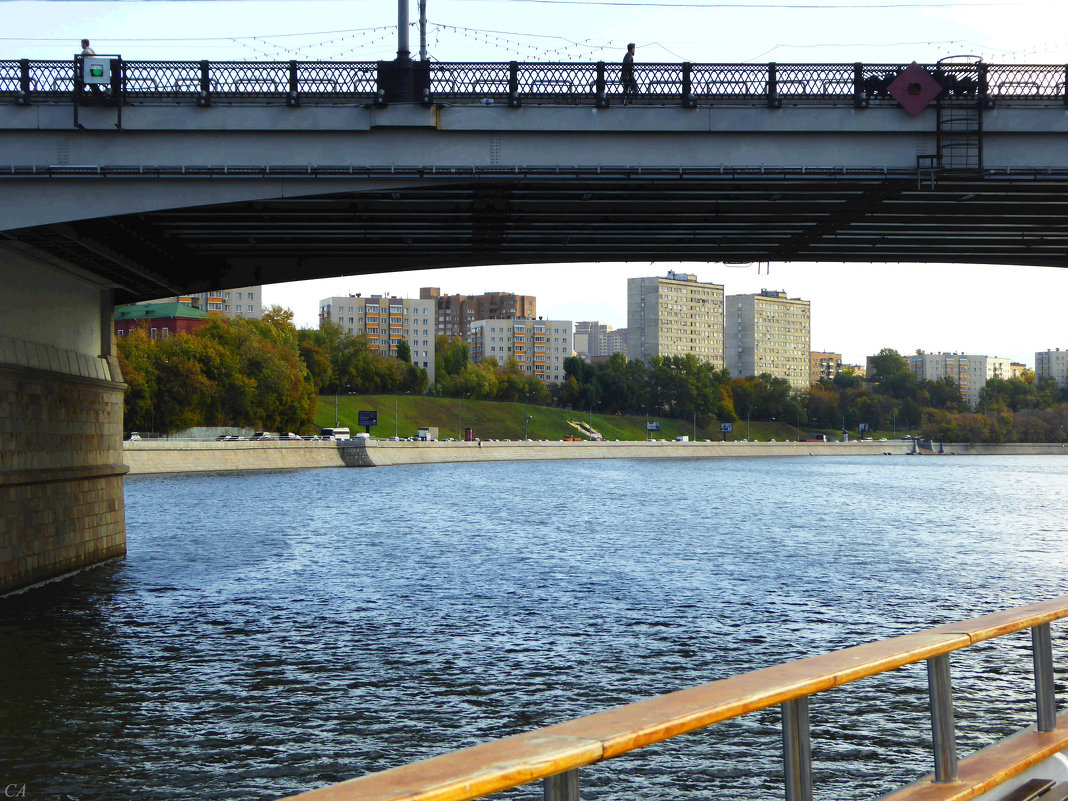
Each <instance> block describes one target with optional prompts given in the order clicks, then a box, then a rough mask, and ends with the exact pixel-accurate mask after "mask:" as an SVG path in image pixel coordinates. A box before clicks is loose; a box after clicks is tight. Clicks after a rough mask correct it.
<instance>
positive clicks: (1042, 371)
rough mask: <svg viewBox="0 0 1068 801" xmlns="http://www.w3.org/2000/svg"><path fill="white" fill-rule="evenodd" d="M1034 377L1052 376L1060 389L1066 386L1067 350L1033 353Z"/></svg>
mask: <svg viewBox="0 0 1068 801" xmlns="http://www.w3.org/2000/svg"><path fill="white" fill-rule="evenodd" d="M1035 378H1052V379H1053V380H1054V381H1056V382H1057V386H1058V387H1060V388H1061V389H1066V388H1068V350H1061V349H1060V348H1056V349H1054V350H1042V351H1038V352H1037V353H1036V354H1035Z"/></svg>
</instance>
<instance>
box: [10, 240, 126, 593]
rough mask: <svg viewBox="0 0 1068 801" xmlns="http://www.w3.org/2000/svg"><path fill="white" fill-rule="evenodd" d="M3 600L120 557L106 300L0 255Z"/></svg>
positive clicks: (35, 263) (82, 280)
mask: <svg viewBox="0 0 1068 801" xmlns="http://www.w3.org/2000/svg"><path fill="white" fill-rule="evenodd" d="M0 284H2V285H3V286H4V288H5V292H4V295H3V297H0V594H3V593H6V592H11V591H13V590H18V589H21V588H24V587H28V586H31V585H33V584H36V583H38V582H41V581H46V580H49V579H53V578H57V577H59V576H63V575H65V574H68V573H72V572H75V571H77V570H81V569H82V568H85V567H88V566H91V565H93V564H97V563H99V562H103V561H107V560H110V559H114V558H116V557H121V556H123V555H124V554H125V553H126V525H125V522H126V521H125V510H124V507H123V476H124V475H125V474H126V472H127V468H126V466H125V465H124V464H123V455H122V428H123V426H122V415H123V394H124V392H125V389H126V385H125V384H124V383H123V382H122V377H121V374H120V373H119V369H118V363H117V361H116V359H115V357H114V351H113V343H112V318H113V315H112V302H111V291H110V289H109V288H108V287H106V286H104V285H102V284H101V282H100V279H97V278H93V277H91V276H89V275H88V274H83V273H82V272H81V271H79V270H78V269H77V268H76V267H75V266H73V265H69V264H65V263H62V262H59V261H57V260H56V259H53V258H51V257H44V256H41V255H39V254H36V253H34V252H32V251H30V250H29V249H23V248H19V247H9V246H6V245H0Z"/></svg>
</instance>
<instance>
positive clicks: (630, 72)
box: [619, 42, 638, 106]
mask: <svg viewBox="0 0 1068 801" xmlns="http://www.w3.org/2000/svg"><path fill="white" fill-rule="evenodd" d="M619 82H620V83H621V84H623V105H624V106H625V105H627V98H628V97H629V98H630V100H631V102H632V103H633V102H634V96H635V95H636V94H638V82H637V81H635V80H634V42H631V43H630V44H628V45H627V53H626V55H625V56H623V69H621V70H620V72H619Z"/></svg>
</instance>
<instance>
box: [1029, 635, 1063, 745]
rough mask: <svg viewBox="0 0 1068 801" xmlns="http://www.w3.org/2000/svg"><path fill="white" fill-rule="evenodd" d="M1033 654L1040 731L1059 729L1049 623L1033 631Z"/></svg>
mask: <svg viewBox="0 0 1068 801" xmlns="http://www.w3.org/2000/svg"><path fill="white" fill-rule="evenodd" d="M1031 652H1032V655H1033V656H1034V661H1035V705H1036V707H1037V708H1038V730H1039V731H1053V730H1054V729H1056V728H1057V696H1056V694H1055V693H1054V690H1053V640H1052V637H1051V636H1050V630H1049V623H1043V624H1042V625H1040V626H1035V627H1034V628H1033V629H1031Z"/></svg>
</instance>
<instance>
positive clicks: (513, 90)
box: [508, 61, 523, 108]
mask: <svg viewBox="0 0 1068 801" xmlns="http://www.w3.org/2000/svg"><path fill="white" fill-rule="evenodd" d="M521 105H523V101H522V100H520V99H519V62H518V61H509V62H508V107H509V108H519V107H520V106H521Z"/></svg>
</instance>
